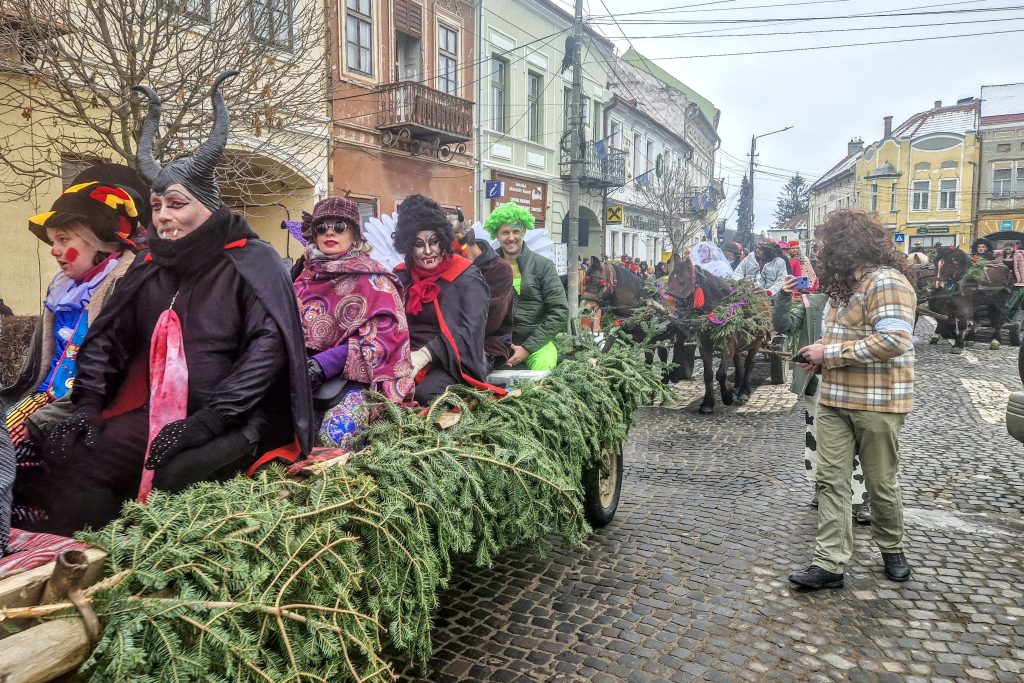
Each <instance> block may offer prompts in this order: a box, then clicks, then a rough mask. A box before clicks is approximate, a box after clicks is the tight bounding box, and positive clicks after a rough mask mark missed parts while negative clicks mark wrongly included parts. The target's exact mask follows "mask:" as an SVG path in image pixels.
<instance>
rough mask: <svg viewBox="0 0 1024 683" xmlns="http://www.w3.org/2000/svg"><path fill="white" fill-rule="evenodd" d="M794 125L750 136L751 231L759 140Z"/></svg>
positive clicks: (752, 230)
mask: <svg viewBox="0 0 1024 683" xmlns="http://www.w3.org/2000/svg"><path fill="white" fill-rule="evenodd" d="M792 127H793V126H786V127H785V128H779V129H778V130H773V131H772V132H770V133H761V134H760V135H751V136H750V173H748V174H747V181H748V182H749V184H750V232H751V234H753V232H754V158H755V157H756V156H757V140H758V138H766V137H768V136H769V135H775V134H776V133H784V132H786V131H787V130H789V129H790V128H792ZM747 246H749V245H747Z"/></svg>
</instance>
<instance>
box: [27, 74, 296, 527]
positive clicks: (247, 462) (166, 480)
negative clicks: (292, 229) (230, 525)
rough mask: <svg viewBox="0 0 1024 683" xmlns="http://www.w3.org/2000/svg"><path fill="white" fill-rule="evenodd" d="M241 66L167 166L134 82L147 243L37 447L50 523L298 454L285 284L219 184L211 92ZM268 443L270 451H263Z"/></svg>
mask: <svg viewBox="0 0 1024 683" xmlns="http://www.w3.org/2000/svg"><path fill="white" fill-rule="evenodd" d="M236 74H237V72H227V73H224V74H222V75H221V76H219V77H218V78H217V79H216V80H215V81H214V83H213V87H212V89H211V100H212V101H213V106H214V114H215V116H214V127H213V133H212V135H211V136H210V139H209V140H208V141H207V142H205V143H204V144H203V145H202V146H201V147H200V148H199V149H197V150H196V152H195V153H194V154H193V156H191V157H189V158H184V159H177V160H175V161H172V162H170V163H167V164H166V165H164V166H161V165H160V164H159V163H158V162H157V161H156V159H154V158H153V138H154V136H155V135H156V129H157V124H158V120H159V117H160V99H159V98H158V97H157V95H156V93H155V92H154V91H153V90H152V89H150V88H147V87H140V88H137V89H138V90H140V91H141V92H142V93H143V94H144V95H145V96H146V97H147V98H148V99H149V113H148V116H147V118H146V121H145V123H144V125H143V128H142V136H141V139H140V140H139V148H138V164H139V170H140V171H141V172H142V174H143V176H144V177H145V178H146V179H147V180H149V181H150V183H151V185H152V192H151V194H150V202H151V205H152V210H153V226H152V228H151V230H150V235H149V242H148V244H149V248H150V250H149V253H148V254H145V255H140V258H138V259H137V260H136V263H135V264H134V265H133V267H132V268H130V269H129V271H128V273H127V274H126V275H125V277H124V283H125V284H126V285H128V286H123V287H119V288H118V289H117V290H116V291H115V292H114V293H113V295H111V297H110V300H109V301H108V302H107V305H106V307H105V309H104V311H103V314H102V315H101V316H100V317H99V318H98V319H97V320H96V321H95V323H94V325H93V327H92V329H91V330H90V332H89V335H88V337H87V338H86V339H85V342H84V343H83V344H82V348H81V351H80V352H79V356H78V379H77V380H76V382H75V387H74V390H73V391H72V395H71V398H72V402H73V403H74V412H73V413H72V415H71V416H70V417H69V418H68V419H67V420H65V421H64V422H62V423H61V424H60V425H58V427H57V428H56V429H55V430H54V432H53V433H52V434H51V435H50V440H49V442H48V444H47V449H46V457H45V460H46V465H47V467H48V468H49V472H50V478H51V481H52V482H53V484H54V485H53V487H52V489H51V492H50V493H51V495H50V496H49V499H48V501H47V503H48V504H47V512H48V514H49V516H50V521H51V524H50V526H49V530H50V531H53V532H56V533H63V534H67V533H70V532H72V531H75V530H76V529H80V528H82V527H84V526H86V525H91V526H94V527H98V526H101V525H103V524H105V523H106V522H108V521H110V520H111V519H112V518H114V517H115V516H116V515H117V513H118V510H119V509H120V506H121V504H122V503H123V502H124V501H126V500H129V499H132V498H138V499H139V500H145V497H146V495H147V494H148V492H149V490H150V488H152V487H156V488H159V489H164V490H169V491H178V490H181V489H182V488H184V487H186V486H188V485H189V484H192V483H194V482H196V481H200V480H203V479H210V478H219V477H222V476H227V475H230V474H233V473H235V472H238V471H241V470H246V469H247V468H248V469H250V471H252V470H254V469H255V468H257V467H259V466H261V465H262V464H264V463H265V462H268V461H269V460H270V459H271V458H273V457H275V456H277V455H280V456H282V457H284V458H285V459H286V460H290V461H293V460H295V459H297V458H298V457H299V456H300V455H301V454H303V453H305V452H306V451H307V450H308V448H309V445H310V442H311V440H312V436H313V435H312V425H311V421H312V420H311V418H312V410H311V405H310V403H311V398H310V388H309V379H308V376H307V368H306V355H305V351H304V345H303V339H302V327H301V324H300V322H299V313H298V309H297V307H296V305H295V296H294V292H293V291H292V287H291V282H290V281H289V280H288V276H287V274H286V273H285V272H284V269H282V268H281V265H280V259H279V258H278V256H277V254H276V253H275V252H274V250H273V249H272V248H271V247H270V245H268V244H267V243H265V242H263V241H261V240H259V239H258V238H257V236H256V234H255V233H254V232H253V231H252V229H250V228H249V226H248V225H247V224H246V222H245V220H244V219H243V218H242V217H241V216H239V215H237V214H233V213H232V212H231V211H230V210H229V209H228V207H227V206H225V205H224V202H223V201H222V200H221V197H220V192H219V191H218V188H217V184H216V182H215V180H214V170H215V167H216V165H217V162H218V160H219V159H220V157H221V154H222V153H223V151H224V147H225V144H226V143H227V137H228V117H227V110H226V108H225V106H224V100H223V97H222V95H221V94H220V91H219V88H220V85H221V84H222V83H223V82H224V81H225V80H226V79H227V78H229V77H231V76H234V75H236ZM147 387H148V390H147ZM288 444H294V447H293V448H291V449H287V448H285V449H282V448H278V447H284V446H287V445H288ZM268 449H276V450H270V451H269V453H268V456H267V457H259V456H258V453H263V452H266V451H268ZM143 465H145V470H144V469H143Z"/></svg>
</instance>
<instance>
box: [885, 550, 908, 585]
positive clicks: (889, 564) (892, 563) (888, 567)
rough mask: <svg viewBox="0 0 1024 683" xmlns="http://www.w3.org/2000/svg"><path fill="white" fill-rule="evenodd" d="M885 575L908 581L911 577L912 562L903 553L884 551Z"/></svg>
mask: <svg viewBox="0 0 1024 683" xmlns="http://www.w3.org/2000/svg"><path fill="white" fill-rule="evenodd" d="M882 561H883V562H885V575H886V576H888V577H889V579H890V580H892V581H906V580H907V579H909V578H910V564H908V563H907V558H906V557H904V556H903V553H882Z"/></svg>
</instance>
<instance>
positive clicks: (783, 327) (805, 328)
mask: <svg viewBox="0 0 1024 683" xmlns="http://www.w3.org/2000/svg"><path fill="white" fill-rule="evenodd" d="M807 296H808V298H809V299H810V303H811V307H810V308H806V309H805V308H804V304H803V302H802V301H801V300H800V299H794V298H793V295H792V294H790V293H789V292H784V291H782V290H779V292H778V294H776V295H775V296H773V297H772V327H773V328H774V329H775V331H776V332H781V333H782V334H788V335H792V334H798V336H797V346H796V348H797V349H802V348H803V347H805V346H807V345H808V344H813V343H814V342H816V341H818V340H819V339H821V317H822V314H823V313H824V312H825V302H827V301H828V297H827V296H825V295H824V294H808V295H807ZM808 315H809V316H810V319H807V316H808ZM806 379H807V371H806V370H802V369H800V368H798V367H796V366H795V365H794V366H793V383H792V384H790V385H789V390H790V391H792V392H793V393H794V394H797V393H800V390H801V389H802V388H803V387H804V385H805V382H806Z"/></svg>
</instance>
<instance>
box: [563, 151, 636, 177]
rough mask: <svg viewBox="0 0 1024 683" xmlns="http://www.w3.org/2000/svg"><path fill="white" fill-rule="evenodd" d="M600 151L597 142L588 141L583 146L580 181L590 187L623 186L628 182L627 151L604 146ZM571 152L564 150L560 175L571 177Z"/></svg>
mask: <svg viewBox="0 0 1024 683" xmlns="http://www.w3.org/2000/svg"><path fill="white" fill-rule="evenodd" d="M603 150H604V153H603V155H602V154H601V153H599V146H598V144H597V143H594V142H588V143H585V145H584V147H583V159H582V167H581V168H580V183H582V184H583V185H584V186H589V187H622V186H623V185H625V184H626V152H625V151H624V150H621V149H616V148H614V147H603ZM569 161H570V158H569V153H568V152H567V151H566V150H564V149H563V150H562V158H561V163H560V164H559V167H560V175H561V177H562V178H568V177H569Z"/></svg>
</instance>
